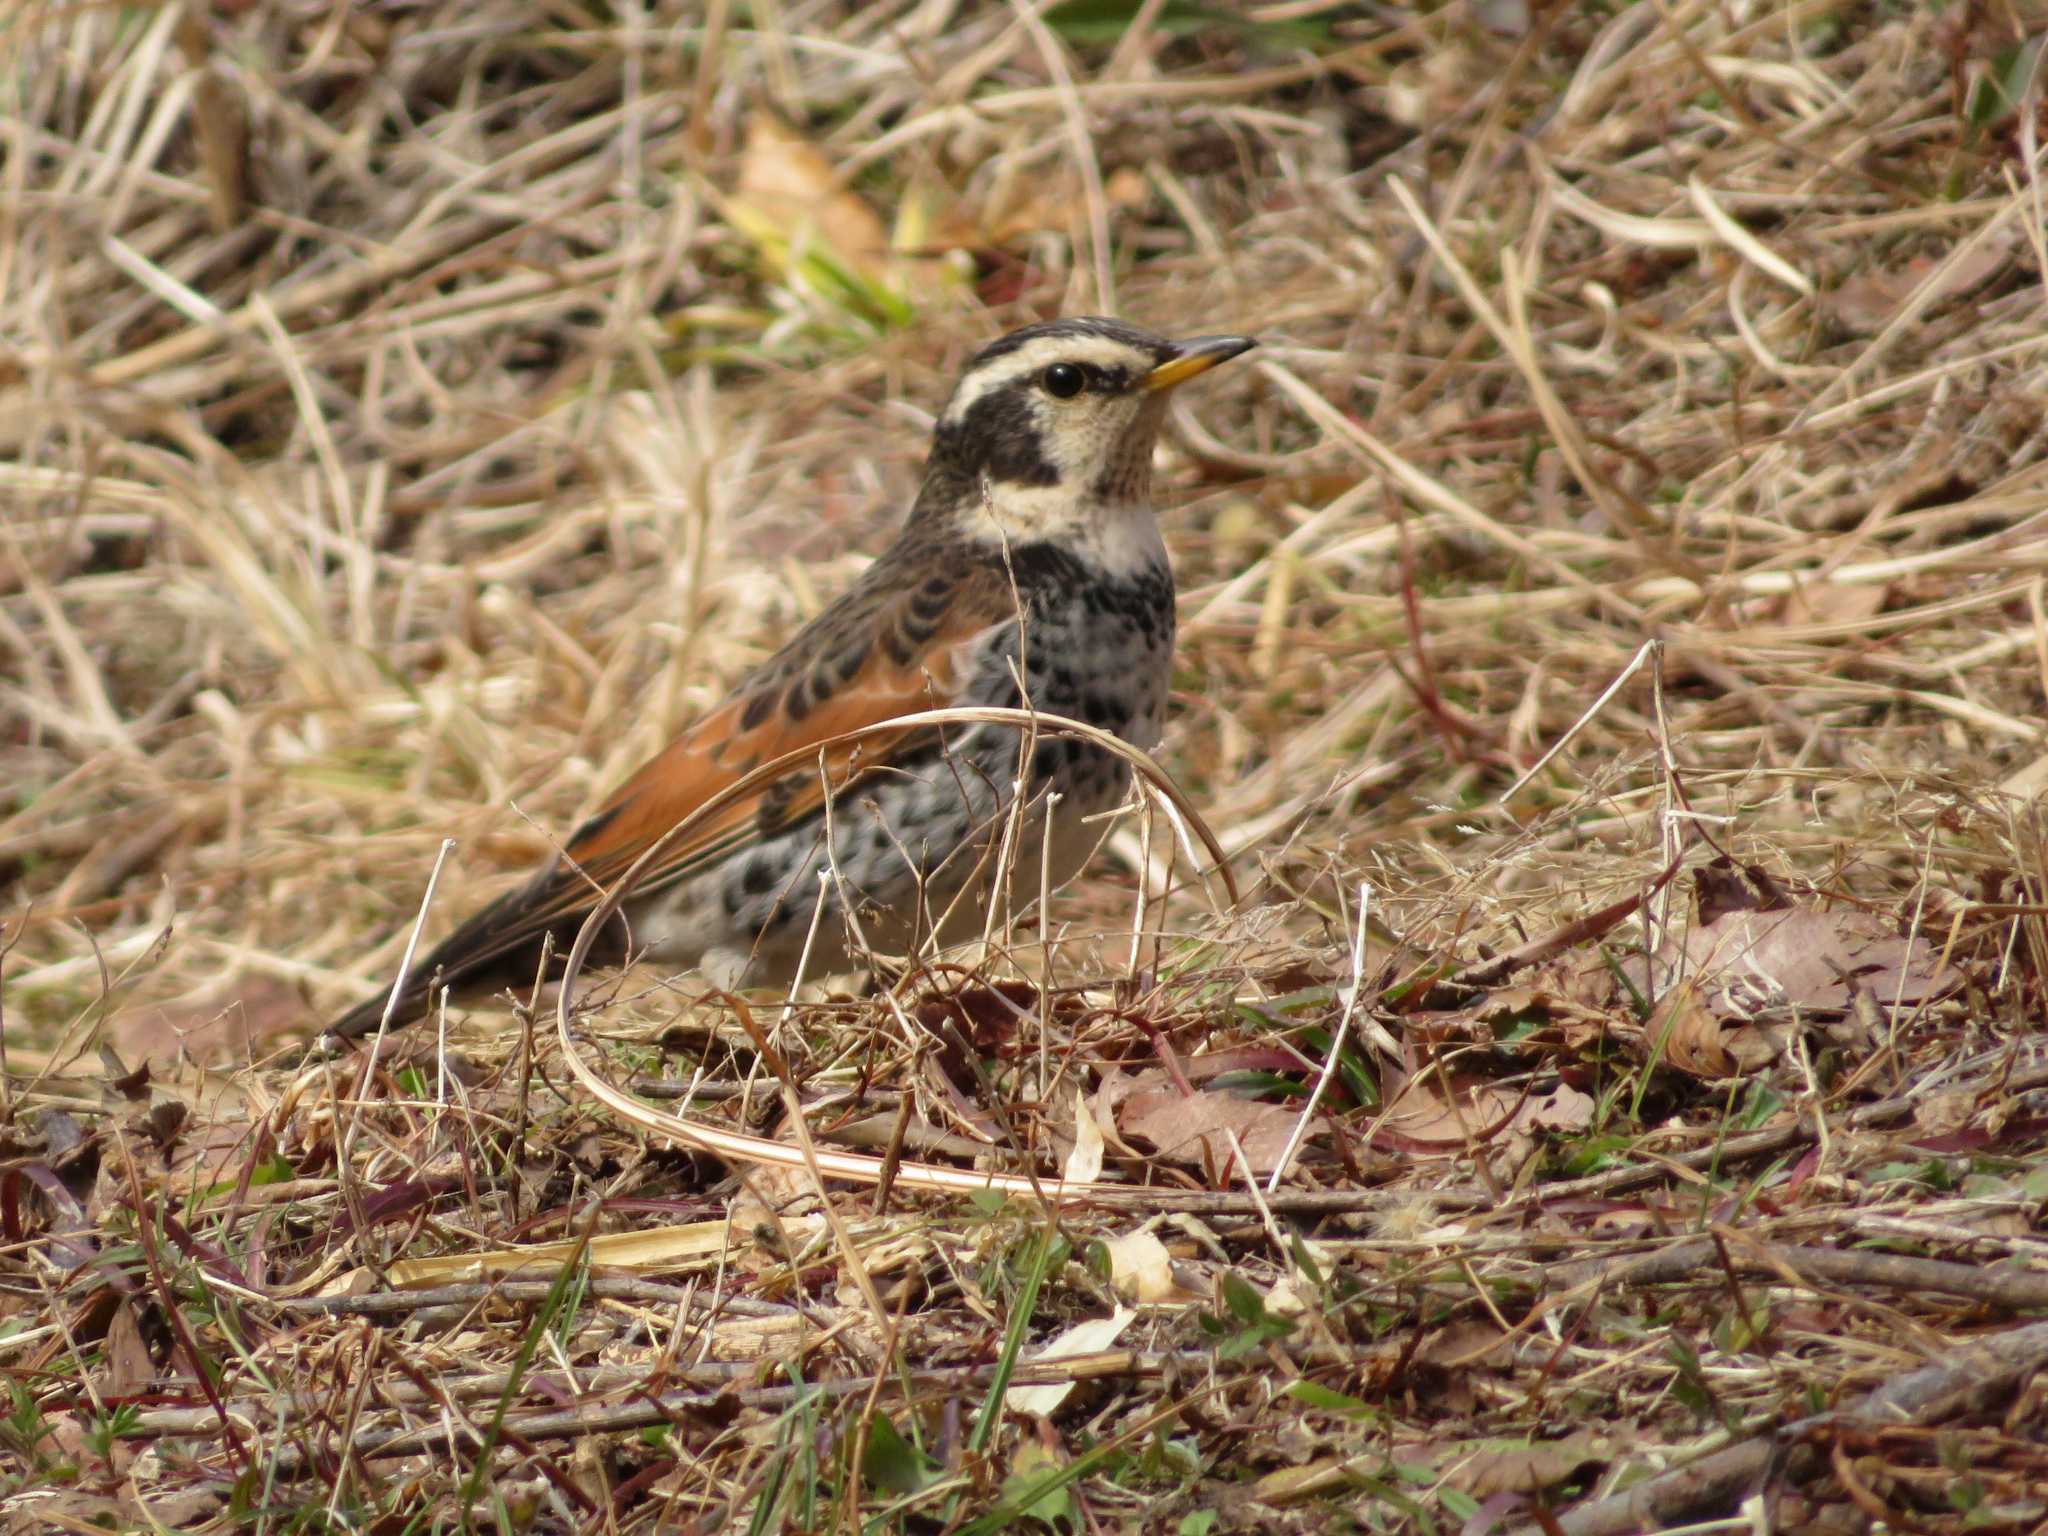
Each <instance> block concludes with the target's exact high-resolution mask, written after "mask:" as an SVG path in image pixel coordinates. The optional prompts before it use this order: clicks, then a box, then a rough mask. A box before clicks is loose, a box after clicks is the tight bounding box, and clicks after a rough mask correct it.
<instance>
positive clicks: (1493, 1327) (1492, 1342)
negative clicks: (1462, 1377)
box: [1415, 1319, 1515, 1370]
mask: <svg viewBox="0 0 2048 1536" xmlns="http://www.w3.org/2000/svg"><path fill="white" fill-rule="evenodd" d="M1514 1339H1515V1335H1514V1334H1512V1333H1509V1332H1508V1331H1507V1330H1505V1329H1503V1328H1502V1327H1501V1326H1500V1324H1498V1323H1495V1322H1490V1321H1489V1322H1479V1321H1474V1320H1470V1319H1468V1320H1467V1321H1465V1322H1461V1323H1451V1324H1448V1325H1446V1326H1445V1327H1442V1328H1439V1329H1437V1330H1436V1332H1434V1333H1432V1334H1431V1335H1430V1336H1429V1337H1428V1338H1427V1339H1426V1340H1425V1341H1424V1342H1423V1345H1422V1347H1421V1348H1420V1349H1418V1350H1416V1351H1415V1358H1416V1359H1417V1360H1420V1361H1422V1362H1423V1363H1424V1364H1427V1365H1434V1366H1437V1367H1440V1368H1441V1369H1444V1370H1466V1369H1469V1368H1470V1367H1472V1366H1475V1365H1478V1366H1485V1367H1488V1368H1489V1369H1504V1368H1505V1367H1507V1366H1509V1365H1511V1364H1513V1363H1514V1351H1513V1348H1512V1345H1513V1343H1514Z"/></svg>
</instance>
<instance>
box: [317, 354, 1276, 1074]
mask: <svg viewBox="0 0 2048 1536" xmlns="http://www.w3.org/2000/svg"><path fill="white" fill-rule="evenodd" d="M1256 344H1257V343H1256V341H1255V339H1254V338H1252V337H1249V336H1237V335H1215V336H1197V337H1193V338H1191V339H1187V340H1178V341H1175V340H1168V339H1167V338H1165V337H1162V336H1158V335H1154V334H1152V333H1151V332H1149V331H1146V330H1143V329H1140V328H1139V327H1137V326H1134V325H1130V324H1127V323H1125V322H1123V321H1121V320H1116V319H1110V318H1106V317H1101V316H1088V317H1074V318H1067V319H1059V320H1050V321H1042V322H1039V323H1036V324H1032V325H1027V326H1025V327H1023V328H1022V329H1020V330H1015V331H1012V332H1010V333H1009V334H1007V335H1005V336H1002V337H1000V338H998V339H997V340H995V341H993V342H991V343H989V344H988V345H987V346H985V347H983V348H982V349H981V351H980V352H979V353H978V354H976V355H975V357H974V358H973V359H972V360H971V361H970V362H969V363H968V365H967V367H966V368H965V369H964V370H963V371H962V372H961V374H960V376H959V378H958V380H957V381H956V383H955V385H954V388H953V390H952V393H951V394H950V395H949V396H948V398H947V400H946V402H945V404H944V406H943V408H942V409H941V410H940V412H939V414H938V417H937V418H936V421H935V424H934V426H933V429H932V441H931V451H930V454H929V457H928V458H927V460H926V463H925V466H924V473H923V478H922V480H921V482H920V485H919V488H918V492H917V495H916V498H915V500H914V501H913V503H912V505H911V507H910V510H909V513H908V515H907V516H906V517H905V519H904V521H903V523H902V525H901V527H900V528H899V530H898V532H897V534H896V536H895V538H894V540H893V541H892V542H891V543H890V544H889V545H888V546H887V548H886V549H885V550H884V551H883V552H882V553H881V554H880V555H879V556H878V557H877V558H876V559H875V560H874V561H873V562H872V563H871V564H870V565H869V566H868V567H867V569H866V570H865V571H864V572H863V573H862V574H861V576H860V577H859V578H858V579H856V580H855V581H854V583H853V584H852V585H851V587H850V588H848V589H847V591H846V592H845V593H844V594H843V595H842V596H841V597H839V598H838V599H837V600H836V601H835V602H833V603H831V604H830V605H829V606H827V607H826V608H825V609H824V610H823V611H822V612H820V613H819V614H818V616H817V617H816V618H814V619H812V620H811V621H810V622H809V623H807V624H805V625H804V626H803V627H802V628H801V629H800V630H799V631H798V632H797V633H796V634H795V635H794V636H793V637H792V638H791V639H790V640H789V641H788V643H786V644H785V645H783V647H782V648H781V649H780V650H778V651H776V652H775V653H774V654H773V655H772V656H770V657H769V658H768V659H767V660H766V661H765V662H763V663H761V664H760V665H759V666H758V667H756V668H755V669H754V670H753V671H752V672H751V673H750V674H748V675H747V676H746V677H744V678H743V679H742V680H741V681H740V683H739V684H738V686H737V687H736V688H735V689H734V690H733V691H732V693H731V694H730V696H729V697H727V698H726V699H725V701H724V702H723V703H721V704H720V705H718V706H717V707H716V708H714V709H712V710H711V711H710V712H709V713H708V714H705V715H703V716H702V717H700V718H699V719H697V720H696V721H695V722H694V723H692V724H690V725H688V726H687V727H685V728H684V729H683V731H682V732H681V734H680V735H678V736H677V737H676V738H675V740H674V741H672V742H671V743H670V744H669V745H668V746H667V747H666V748H665V749H664V750H663V751H661V752H660V753H659V754H658V755H656V756H655V757H653V758H652V759H650V760H649V761H648V762H647V763H646V764H645V765H644V766H642V767H641V768H640V769H639V771H637V772H636V773H634V774H633V775H632V776H631V777H630V778H629V779H627V781H626V782H625V784H624V785H622V786H621V787H620V788H619V790H618V791H617V793H616V794H614V795H613V796H612V797H611V798H610V799H609V800H608V801H607V802H605V804H604V805H602V806H601V807H600V808H599V809H598V810H597V811H596V812H595V813H594V814H592V815H591V816H590V817H589V818H588V819H586V820H585V821H584V822H583V823H582V824H581V825H580V826H578V827H577V828H576V829H575V831H574V832H573V833H572V834H571V835H570V837H569V838H568V839H567V841H566V842H565V843H563V844H562V845H561V847H560V850H559V852H558V853H557V854H556V855H555V857H554V858H552V859H551V860H549V861H548V862H547V863H546V864H545V865H544V866H543V867H542V868H540V869H539V870H538V871H537V872H536V873H535V874H534V875H533V876H532V878H531V879H529V880H528V881H527V883H526V884H525V885H523V886H521V887H519V888H517V889H515V890H513V891H512V892H510V893H509V894H507V895H505V896H504V897H502V898H500V899H499V900H497V901H494V902H492V903H490V904H489V905H487V906H485V907H483V908H482V909H481V910H480V911H477V912H476V913H475V914H474V915H473V916H471V917H469V918H468V919H467V920H466V921H465V922H463V923H461V924H460V925H459V926H458V927H457V928H456V929H455V930H454V931H453V932H452V933H451V934H450V935H449V936H448V937H447V938H446V939H445V940H443V941H442V942H441V943H440V945H439V946H438V947H436V948H435V949H433V950H432V951H431V952H430V953H429V954H428V955H427V956H426V957H425V958H424V959H423V960H421V961H420V962H419V963H418V964H417V965H416V966H414V967H413V968H412V969H411V970H410V972H409V974H408V976H407V977H406V978H405V979H404V980H403V981H402V982H401V983H399V984H398V985H397V987H396V997H395V999H394V998H393V997H392V995H391V993H392V990H393V989H392V988H388V987H387V988H386V989H384V990H383V991H381V992H380V993H379V994H378V995H376V996H373V997H370V998H368V999H366V1000H365V1001H363V1002H362V1003H361V1004H360V1005H358V1006H357V1007H354V1008H352V1009H350V1010H349V1011H348V1012H346V1013H344V1014H342V1015H341V1016H340V1017H339V1018H336V1019H334V1020H333V1022H331V1023H330V1024H328V1025H327V1027H326V1029H325V1030H324V1031H323V1034H324V1035H326V1036H328V1037H333V1038H337V1039H344V1040H345V1039H352V1038H356V1037H360V1036H363V1035H366V1034H370V1033H372V1032H374V1031H376V1030H377V1029H378V1027H379V1025H380V1023H382V1022H383V1021H384V1020H385V1018H386V1015H387V1012H388V1013H389V1017H390V1023H391V1025H392V1026H393V1027H396V1026H397V1025H401V1024H404V1023H408V1022H410V1021H412V1020H414V1019H416V1018H418V1017H419V1016H420V1015H422V1014H423V1013H425V1012H426V1011H427V1009H428V1007H429V1006H430V1003H431V999H432V998H433V997H434V996H435V995H437V994H438V993H439V992H440V989H441V988H443V987H446V986H449V985H452V984H454V983H457V982H463V981H471V980H476V979H481V978H483V977H486V976H494V977H503V978H504V979H506V980H513V979H521V978H523V979H526V980H531V978H532V977H533V975H534V973H535V967H536V963H537V961H538V958H539V955H540V947H541V944H542V941H543V938H544V936H546V935H548V934H553V935H554V936H555V939H556V942H557V945H558V947H566V945H567V943H568V941H569V939H570V937H571V936H573V934H574V933H575V932H576V930H577V928H578V927H579V926H580V925H581V924H582V922H583V921H584V920H585V919H586V918H587V917H588V916H589V915H590V913H591V912H592V911H594V910H595V908H596V906H597V904H598V902H599V900H600V898H601V897H602V895H603V892H604V890H605V888H606V887H607V886H609V885H610V884H611V883H612V882H614V881H616V880H617V879H618V877H619V876H620V875H621V874H622V873H623V872H624V871H625V870H626V869H627V868H628V867H629V866H630V865H632V864H633V863H634V861H635V860H636V859H637V858H639V856H640V855H641V854H642V853H644V852H645V851H646V850H647V849H648V848H649V847H651V846H652V845H653V844H654V843H656V842H657V841H659V840H660V839H661V838H662V837H663V835H664V834H666V833H667V832H669V830H670V829H671V828H673V827H674V826H676V824H677V823H678V822H680V821H681V820H682V819H683V818H684V817H686V816H688V815H690V814H691V813H692V812H693V811H696V810H698V809H699V808H700V807H703V806H704V805H705V804H706V802H707V801H709V800H711V799H712V798H713V797H714V796H716V795H717V794H719V793H720V792H721V791H723V790H726V789H728V788H729V787H731V786H732V785H734V784H735V783H736V782H737V781H738V780H740V779H741V778H742V777H743V776H745V775H746V774H747V773H748V772H749V771H750V770H752V769H754V768H755V767H757V766H759V765H761V764H764V763H768V762H770V761H772V760H774V759H776V758H778V757H781V756H783V755H784V754H787V753H794V752H799V751H804V750H805V749H808V748H816V749H817V750H816V751H815V752H814V753H812V754H811V755H810V756H809V757H808V758H806V759H804V760H803V763H802V766H800V767H797V768H794V769H791V770H790V771H788V772H787V773H785V774H783V775H782V776H781V777H779V778H772V779H771V781H770V782H768V783H766V784H764V785H760V786H758V787H757V788H755V789H753V790H751V791H748V792H746V793H743V794H741V795H739V796H737V797H735V798H734V799H733V800H732V801H731V802H730V803H727V804H724V805H722V806H720V807H718V808H716V809H714V810H712V811H710V812H709V813H708V814H707V815H705V816H704V817H702V818H701V819H700V820H699V821H698V822H697V823H696V824H695V825H694V826H693V827H692V828H691V829H690V830H689V831H688V832H687V833H686V834H684V835H682V836H679V837H677V838H676V839H674V840H673V842H672V844H671V846H669V847H667V848H665V849H664V850H663V851H662V853H661V854H660V855H659V856H658V857H657V858H656V859H654V860H653V861H652V862H651V864H650V865H649V867H648V868H647V869H646V870H645V871H643V874H642V877H641V879H640V880H639V881H638V883H637V884H636V885H635V886H634V888H633V890H632V892H631V894H630V897H629V899H628V900H627V902H626V903H625V905H624V907H623V909H622V912H623V918H624V932H623V933H621V934H618V935H617V936H616V938H615V939H613V940H612V941H611V944H610V947H613V948H617V949H620V950H622V951H623V952H624V953H630V954H633V955H637V956H640V957H642V958H645V959H648V960H653V961H657V962H661V963H664V964H669V965H673V966H676V967H678V968H679V969H680V968H695V969H696V970H697V971H698V972H699V973H700V974H701V975H702V976H703V977H705V978H706V979H707V980H709V981H710V982H711V983H712V984H713V985H715V986H721V987H726V986H740V985H745V986H776V987H780V986H784V985H787V984H788V983H789V982H790V980H791V978H792V977H793V976H794V974H795V973H796V972H797V970H798V967H799V964H800V962H802V961H803V960H804V959H805V958H806V956H805V950H806V945H807V944H808V945H809V948H810V952H809V955H808V957H807V959H808V970H807V972H806V974H809V975H812V976H818V975H826V974H833V973H837V972H840V971H845V970H849V969H853V968H855V967H856V965H857V964H858V962H859V957H860V955H861V954H862V953H864V952H870V951H874V950H880V951H882V952H884V953H893V954H905V953H915V952H917V949H918V946H919V945H920V944H921V943H922V942H924V941H927V940H930V939H932V938H934V937H936V938H937V939H938V940H939V941H940V942H951V941H952V940H953V939H954V938H956V937H958V936H959V935H961V934H963V933H965V932H968V931H972V932H973V933H976V934H978V933H979V932H980V931H981V923H982V920H983V915H984V912H985V910H986V904H987V903H988V902H989V901H990V900H991V891H990V889H989V885H990V882H991V879H992V871H993V869H994V868H995V867H996V866H997V865H998V863H999V862H1000V861H999V860H998V859H997V858H996V856H995V850H996V847H997V845H998V843H999V842H1000V840H1001V838H1002V833H1003V828H1004V825H1005V823H1006V821H1007V820H1008V819H1009V816H1010V813H1011V811H1012V810H1013V809H1016V808H1018V807H1019V806H1020V805H1021V808H1022V818H1023V819H1022V821H1021V823H1020V827H1019V831H1018V835H1016V836H1015V837H1014V838H1013V839H1012V841H1011V843H1010V849H1009V852H1010V859H1009V868H1010V869H1011V871H1012V879H1013V882H1015V883H1014V888H1015V889H1019V890H1023V891H1028V892H1030V893H1031V894H1032V895H1033V896H1035V895H1036V894H1037V892H1038V890H1039V889H1040V886H1039V884H1038V881H1039V879H1040V878H1041V876H1042V877H1044V878H1046V879H1048V880H1049V881H1050V882H1051V883H1052V884H1054V885H1057V884H1063V883H1064V882H1065V881H1067V880H1068V879H1070V878H1072V876H1073V875H1074V874H1076V873H1077V872H1078V870H1079V867H1080V866H1081V864H1083V863H1084V862H1085V861H1086V860H1087V858H1088V857H1089V855H1090V854H1092V852H1093V851H1094V846H1095V844H1096V842H1098V841H1099V840H1100V837H1101V834H1102V814H1103V813H1104V812H1106V811H1109V810H1113V809H1114V808H1115V807H1116V806H1118V805H1119V804H1121V803H1122V802H1123V799H1124V797H1125V795H1126V793H1127V790H1128V787H1129V781H1130V771H1131V770H1130V765H1129V763H1128V761H1127V760H1126V759H1124V758H1123V757H1121V756H1119V755H1118V754H1116V753H1115V752H1113V751H1111V750H1110V749H1108V748H1106V747H1103V746H1101V745H1099V744H1096V743H1093V742H1090V741H1088V740H1086V739H1085V738H1082V737H1079V736H1077V735H1067V736H1064V737H1062V736H1061V735H1059V734H1058V733H1057V732H1056V731H1046V732H1043V733H1039V732H1027V731H1024V730H1021V729H1020V728H1019V727H1018V726H1016V725H1013V724H996V723H992V722H975V723H971V724H967V725H951V726H933V725H930V724H913V725H908V726H904V727H900V728H896V729H891V728H890V726H889V722H891V721H892V720H896V719H898V718H901V717H904V716H910V715H916V714H919V713H920V712H924V711H929V710H933V709H938V708H945V707H948V706H955V705H986V706H996V707H1002V708H1019V707H1022V708H1028V709H1031V710H1035V711H1038V712H1041V713H1043V714H1048V715H1058V716H1063V717H1066V718H1068V719H1072V720H1078V721H1081V722H1084V723H1086V724H1088V725H1092V726H1095V727H1097V728H1098V729H1101V730H1104V731H1107V732H1111V733H1113V734H1114V735H1116V736H1117V737H1119V738H1121V739H1122V740H1123V741H1125V742H1128V743H1129V744H1130V745H1132V746H1134V747H1137V748H1140V749H1143V750H1148V751H1149V750H1150V749H1151V748H1153V747H1154V746H1156V745H1157V744H1158V742H1159V740H1160V738H1161V736H1162V734H1163V732H1164V728H1165V717H1166V704H1167V692H1168V686H1169V683H1170V680H1171V674H1172V667H1173V651H1174V580H1173V570H1172V566H1171V564H1170V563H1169V561H1168V558H1167V550H1166V543H1165V540H1164V539H1163V538H1162V536H1161V534H1160V529H1159V524H1158V520H1157V518H1156V516H1155V514H1154V511H1153V505H1152V459H1153V449H1154V447H1155V445H1156V442H1157V439H1158V436H1159V431H1160V427H1161V424H1162V423H1163V421H1164V419H1165V415H1166V405H1167V400H1168V397H1169V396H1170V394H1171V393H1172V392H1173V390H1175V389H1176V388H1178V387H1179V386H1180V385H1182V384H1184V383H1186V382H1187V381H1188V380H1190V379H1193V378H1195V377H1197V376H1199V375H1201V374H1203V373H1206V372H1208V371H1209V370H1210V369H1212V368H1214V367H1216V366H1217V365H1218V364H1220V363H1223V362H1227V361H1228V360H1230V359H1231V358H1234V357H1237V356H1239V355H1240V354H1242V353H1244V352H1246V351H1248V350H1249V349H1251V348H1252V347H1253V346H1255V345H1256ZM864 728H873V729H867V730H865V733H864V735H863V736H862V737H861V738H860V739H859V740H857V741H854V742H852V743H851V744H846V743H843V742H841V743H838V744H832V743H834V740H835V738H839V737H841V736H842V735H843V733H846V732H849V731H853V730H857V729H864ZM1027 751H1028V756H1029V758H1030V761H1029V762H1028V763H1025V762H1024V761H1023V760H1022V758H1023V755H1024V754H1025V753H1026V752H1027ZM1055 797H1056V798H1055ZM1048 807H1050V810H1049V811H1048ZM1048 815H1049V816H1050V820H1051V825H1050V827H1048V826H1047V825H1046V818H1047V816H1048ZM1042 864H1049V867H1046V868H1041V867H1040V866H1041V865H1042ZM821 903H822V906H823V910H822V911H819V910H817V908H818V907H819V905H820V904H821ZM618 926H619V924H618V922H617V920H614V922H613V924H612V925H611V927H613V928H616V927H618ZM849 929H852V930H854V932H853V933H851V934H850V933H849Z"/></svg>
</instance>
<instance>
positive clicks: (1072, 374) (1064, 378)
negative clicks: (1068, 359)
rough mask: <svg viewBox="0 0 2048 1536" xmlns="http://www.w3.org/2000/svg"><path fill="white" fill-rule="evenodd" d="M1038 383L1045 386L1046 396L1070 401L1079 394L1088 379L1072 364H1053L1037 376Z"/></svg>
mask: <svg viewBox="0 0 2048 1536" xmlns="http://www.w3.org/2000/svg"><path fill="white" fill-rule="evenodd" d="M1038 382H1039V383H1041V384H1043V385H1044V386H1045V392H1046V393H1047V394H1048V395H1057V396H1058V397H1059V398H1060V399H1062V400H1071V399H1073V398H1074V396H1076V395H1078V394H1079V393H1081V389H1082V386H1084V385H1085V384H1087V382H1088V379H1087V377H1086V375H1084V374H1083V373H1082V372H1081V370H1080V369H1079V368H1076V367H1075V366H1074V365H1073V364H1072V363H1054V364H1053V365H1052V366H1051V367H1050V368H1048V369H1046V370H1045V372H1044V373H1043V374H1042V375H1040V376H1039V380H1038Z"/></svg>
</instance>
